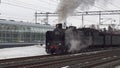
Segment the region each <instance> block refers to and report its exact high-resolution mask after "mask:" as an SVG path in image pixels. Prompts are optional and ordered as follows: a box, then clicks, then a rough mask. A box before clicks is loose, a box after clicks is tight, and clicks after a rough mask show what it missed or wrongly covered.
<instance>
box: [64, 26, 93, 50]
mask: <svg viewBox="0 0 120 68" xmlns="http://www.w3.org/2000/svg"><path fill="white" fill-rule="evenodd" d="M65 42H66V46H68V47H69V51H68V52H77V51H80V50H81V49H84V48H86V47H88V46H89V45H91V37H87V36H85V35H84V34H83V32H82V31H80V30H77V29H75V27H70V28H69V29H67V30H66V31H65Z"/></svg>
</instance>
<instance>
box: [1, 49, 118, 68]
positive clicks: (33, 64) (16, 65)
mask: <svg viewBox="0 0 120 68" xmlns="http://www.w3.org/2000/svg"><path fill="white" fill-rule="evenodd" d="M116 60H120V49H116V50H109V51H104V52H99V53H92V54H89V53H88V54H83V55H81V54H73V55H54V56H51V55H46V56H36V57H26V58H16V59H9V60H0V68H61V67H65V66H67V67H69V68H93V67H97V66H99V65H103V64H105V63H109V62H112V61H116Z"/></svg>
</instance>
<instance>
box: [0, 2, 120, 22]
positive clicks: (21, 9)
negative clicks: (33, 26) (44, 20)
mask: <svg viewBox="0 0 120 68" xmlns="http://www.w3.org/2000/svg"><path fill="white" fill-rule="evenodd" d="M58 3H59V0H2V2H1V4H0V13H1V15H0V18H1V19H8V20H10V19H12V20H17V21H28V22H34V13H35V12H36V11H37V12H55V11H56V8H57V5H58ZM119 4H120V0H114V1H112V0H109V2H108V3H107V4H104V5H103V4H102V3H101V2H99V3H96V4H95V6H93V7H91V8H90V9H89V10H119V9H120V5H119ZM78 11H80V10H78ZM69 18H70V19H71V18H72V19H73V17H69ZM74 18H75V17H74ZM53 19H54V18H53ZM79 19H80V17H78V18H75V19H74V20H72V22H70V23H69V24H73V21H75V20H78V22H79V21H80V20H79ZM89 19H90V20H91V18H89ZM53 21H54V22H55V20H52V22H53ZM87 21H88V20H87ZM52 22H50V23H52ZM75 22H76V21H75ZM78 22H76V23H78ZM92 22H93V20H92ZM96 22H97V21H96Z"/></svg>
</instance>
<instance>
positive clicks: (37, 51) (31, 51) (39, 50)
mask: <svg viewBox="0 0 120 68" xmlns="http://www.w3.org/2000/svg"><path fill="white" fill-rule="evenodd" d="M38 55H47V53H46V52H45V46H40V45H34V46H27V47H15V48H4V49H0V59H9V58H19V57H28V56H38Z"/></svg>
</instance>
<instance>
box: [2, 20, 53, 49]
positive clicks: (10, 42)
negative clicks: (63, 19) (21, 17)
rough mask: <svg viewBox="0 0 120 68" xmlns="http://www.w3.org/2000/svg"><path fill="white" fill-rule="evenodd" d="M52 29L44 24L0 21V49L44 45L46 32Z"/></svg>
mask: <svg viewBox="0 0 120 68" xmlns="http://www.w3.org/2000/svg"><path fill="white" fill-rule="evenodd" d="M53 28H54V27H52V26H50V25H45V24H35V23H29V22H22V21H14V20H5V19H0V47H10V46H16V45H17V46H19V45H33V44H38V43H44V42H45V33H46V31H48V30H53ZM6 45H7V46H6Z"/></svg>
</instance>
